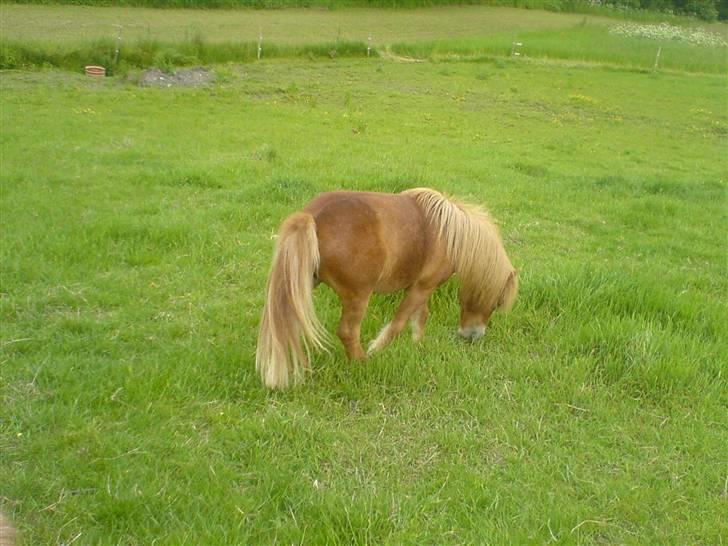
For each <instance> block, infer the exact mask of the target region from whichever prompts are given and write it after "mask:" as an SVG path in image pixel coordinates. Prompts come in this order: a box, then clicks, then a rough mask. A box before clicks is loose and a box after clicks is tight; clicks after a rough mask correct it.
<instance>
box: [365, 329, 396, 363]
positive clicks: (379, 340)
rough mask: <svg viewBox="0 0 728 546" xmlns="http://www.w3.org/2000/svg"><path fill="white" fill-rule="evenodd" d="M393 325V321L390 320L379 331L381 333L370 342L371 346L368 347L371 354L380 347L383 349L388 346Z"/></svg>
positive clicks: (368, 352)
mask: <svg viewBox="0 0 728 546" xmlns="http://www.w3.org/2000/svg"><path fill="white" fill-rule="evenodd" d="M391 327H392V323H391V322H388V323H387V324H385V325H384V328H382V330H381V331H380V332H379V335H378V336H377V337H376V338H375V339H373V340H372V341H371V343H369V348H368V349H367V354H368V355H371V354H373V353H376V352H377V351H379V350H380V349H383V348H384V347H386V346H387V344H388V343H389V341H390V339H389V337H390V333H389V332H390V329H391Z"/></svg>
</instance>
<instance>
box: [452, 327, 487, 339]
mask: <svg viewBox="0 0 728 546" xmlns="http://www.w3.org/2000/svg"><path fill="white" fill-rule="evenodd" d="M458 334H460V336H461V337H463V338H465V339H467V340H468V341H475V340H476V339H480V338H481V337H483V335H484V334H485V324H481V325H480V326H466V327H465V328H460V329H459V330H458Z"/></svg>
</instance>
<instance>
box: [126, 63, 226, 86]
mask: <svg viewBox="0 0 728 546" xmlns="http://www.w3.org/2000/svg"><path fill="white" fill-rule="evenodd" d="M214 80H215V74H214V73H213V72H212V71H211V70H208V69H207V68H202V67H198V68H190V69H188V70H175V71H174V72H172V73H168V72H164V71H163V70H160V69H159V68H151V69H149V70H145V71H144V72H142V73H141V76H140V77H139V86H140V87H200V86H203V85H207V84H209V83H212V82H213V81H214Z"/></svg>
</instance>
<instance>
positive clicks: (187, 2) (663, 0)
mask: <svg viewBox="0 0 728 546" xmlns="http://www.w3.org/2000/svg"><path fill="white" fill-rule="evenodd" d="M16 2H18V3H27V4H76V5H85V6H136V7H149V8H202V9H213V8H258V9H261V8H263V9H266V8H273V9H276V8H292V7H298V8H300V7H318V8H326V9H337V8H346V7H375V8H418V7H432V6H449V5H468V4H469V5H473V4H478V5H487V6H510V7H518V8H527V9H544V10H549V11H562V12H593V11H599V10H602V9H607V10H620V11H628V10H649V11H658V12H665V13H672V14H676V15H688V16H694V17H698V18H700V19H703V20H706V21H715V20H717V19H720V20H726V19H728V0H16ZM0 3H2V1H1V0H0Z"/></svg>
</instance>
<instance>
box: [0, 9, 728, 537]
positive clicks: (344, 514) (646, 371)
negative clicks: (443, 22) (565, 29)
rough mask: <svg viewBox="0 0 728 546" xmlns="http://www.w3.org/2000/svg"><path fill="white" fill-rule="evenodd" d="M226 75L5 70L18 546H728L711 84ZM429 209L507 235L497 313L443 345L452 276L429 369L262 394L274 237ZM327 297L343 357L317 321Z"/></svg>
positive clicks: (387, 300)
mask: <svg viewBox="0 0 728 546" xmlns="http://www.w3.org/2000/svg"><path fill="white" fill-rule="evenodd" d="M3 9H4V8H3ZM695 51H696V56H698V55H700V54H701V52H702V51H704V50H703V49H700V48H698V49H695ZM627 65H629V62H625V66H627ZM215 72H216V74H217V76H218V79H217V82H216V83H215V84H213V85H211V86H208V87H204V88H191V89H183V88H169V89H149V88H139V87H136V86H135V85H134V84H133V83H131V82H129V81H126V82H125V81H121V80H120V79H116V78H107V79H104V80H92V79H87V78H84V77H83V76H81V75H80V74H75V73H69V72H60V71H55V70H40V71H3V72H2V73H1V77H0V92H1V93H2V108H1V109H0V123H1V125H0V126H1V127H2V132H1V133H0V152H1V153H2V156H1V159H2V169H1V172H0V177H1V183H2V186H1V200H0V229H1V230H2V247H1V248H0V250H1V253H2V254H1V259H2V278H1V287H0V296H1V299H0V313H1V315H0V317H1V318H0V320H1V325H2V335H1V336H0V343H1V346H0V350H1V351H2V356H0V397H1V398H0V407H1V408H2V412H1V414H0V476H2V479H0V510H1V511H3V512H5V513H6V514H8V515H9V516H11V517H12V518H13V519H14V520H15V522H16V524H17V526H18V527H19V529H20V532H21V534H22V536H23V537H24V544H32V545H34V544H70V543H73V544H77V545H78V544H93V545H104V544H109V545H111V544H125V545H128V544H139V545H146V544H152V543H155V544H170V545H177V544H191V545H192V544H221V545H223V544H274V543H275V544H278V543H280V544H532V543H533V544H536V543H538V544H545V543H557V544H605V543H606V544H615V543H616V544H706V545H713V544H721V543H725V542H726V541H727V540H728V526H727V525H726V521H725V518H724V514H725V511H726V505H727V503H728V489H727V487H728V486H727V483H728V448H726V441H725V440H726V436H727V432H728V430H727V429H728V419H727V418H726V408H727V406H728V395H727V394H726V393H727V392H728V390H727V389H726V373H725V372H726V364H725V363H726V361H728V354H727V353H728V351H727V347H726V341H725V340H726V335H727V334H728V332H727V331H726V330H727V329H728V328H727V327H726V321H725V314H726V293H727V289H728V282H727V280H726V279H727V277H726V245H725V233H726V227H727V225H726V204H727V202H726V160H725V159H724V157H725V154H724V152H725V148H726V137H727V136H728V112H726V108H725V83H726V80H725V73H718V74H707V73H687V72H683V71H680V70H679V69H677V68H676V69H674V70H673V71H671V72H668V73H665V72H657V73H651V72H649V71H635V70H621V69H619V67H618V66H614V65H612V66H607V67H600V66H597V65H585V64H582V65H568V64H564V63H558V62H548V63H546V62H541V61H538V60H533V59H531V60H529V59H521V60H512V59H508V58H493V59H492V60H481V61H480V62H447V63H443V62H423V63H399V62H394V61H392V60H390V59H383V58H372V59H334V60H332V59H327V60H325V61H323V60H322V61H309V60H291V59H278V60H270V61H266V62H261V63H253V64H247V65H234V64H230V65H220V66H217V67H215ZM419 185H424V186H431V187H435V188H438V189H440V190H443V191H446V192H449V193H452V194H456V195H459V196H461V197H463V198H467V199H469V200H472V201H476V202H480V203H483V204H486V205H487V206H488V207H489V208H490V210H491V212H492V213H493V215H494V216H495V217H496V218H497V219H498V220H499V222H500V225H501V229H502V232H503V235H504V240H505V244H506V247H507V249H508V251H509V254H510V256H511V258H512V259H513V261H514V264H515V265H516V266H517V267H518V268H519V269H520V270H521V283H522V289H521V297H520V300H519V303H518V304H517V305H516V307H515V308H514V310H513V312H512V313H511V314H510V315H508V316H498V317H496V319H495V320H494V321H493V323H492V328H491V329H490V330H489V333H488V335H487V336H486V338H485V339H484V340H482V341H481V342H479V343H475V344H466V343H463V342H461V341H460V340H459V339H457V335H456V327H457V319H458V306H457V296H456V290H457V283H456V282H455V281H453V282H451V283H449V284H447V285H446V286H444V287H443V288H442V289H440V291H439V292H438V293H437V294H436V296H435V297H434V299H433V301H432V305H431V310H432V316H431V319H430V322H429V325H428V329H427V337H426V339H425V341H424V342H423V343H422V344H421V345H419V346H418V345H413V343H412V342H411V341H410V339H409V338H408V336H403V337H402V338H401V339H399V340H397V341H396V342H395V343H394V345H393V346H391V347H390V348H388V349H387V350H386V351H384V352H383V353H381V354H380V355H377V356H376V357H375V358H374V359H372V360H371V361H369V362H367V363H366V364H350V363H348V362H346V361H345V359H344V356H343V351H342V350H341V348H340V347H338V346H337V347H336V348H335V350H334V351H332V353H330V354H323V355H319V356H317V357H316V359H315V363H314V368H315V372H314V375H313V376H312V377H311V380H310V381H309V382H308V383H306V384H305V385H303V386H301V387H299V388H296V389H293V390H290V391H286V392H282V393H269V392H266V391H264V390H263V389H262V388H261V386H260V382H259V379H258V377H257V376H256V374H255V371H254V369H253V368H254V365H253V359H254V351H255V336H256V328H257V323H258V320H259V313H260V310H261V307H262V302H263V288H264V285H265V277H266V273H267V269H268V267H269V264H270V258H271V252H272V244H273V243H272V236H273V234H274V233H275V231H276V229H277V226H278V224H279V222H280V221H281V220H282V219H283V218H284V217H285V216H286V215H287V214H289V213H290V212H292V211H294V210H296V209H298V208H300V207H301V206H302V205H304V204H305V203H306V202H307V201H308V200H309V199H310V198H311V197H313V196H314V195H315V194H316V193H318V192H320V191H326V190H330V189H335V188H351V189H366V190H383V191H399V190H402V189H404V188H407V187H411V186H419ZM397 301H398V298H397V296H380V297H377V298H375V300H374V302H373V304H372V307H371V309H370V313H369V315H368V317H367V319H366V321H365V323H364V337H365V339H366V340H368V339H371V337H373V336H374V335H375V334H376V332H377V331H378V330H379V328H380V327H381V326H382V324H383V323H384V322H386V321H387V320H389V318H390V317H391V314H392V312H393V310H394V308H395V305H396V302H397ZM316 303H317V309H318V313H319V316H320V318H321V319H322V320H323V322H324V323H325V324H326V325H327V327H328V328H329V329H330V330H332V331H333V330H334V329H335V325H336V321H337V314H338V304H337V300H336V298H335V297H333V296H332V294H331V292H330V291H329V290H328V289H327V288H325V287H320V288H319V289H318V290H317V293H316ZM722 514H723V515H722Z"/></svg>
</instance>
